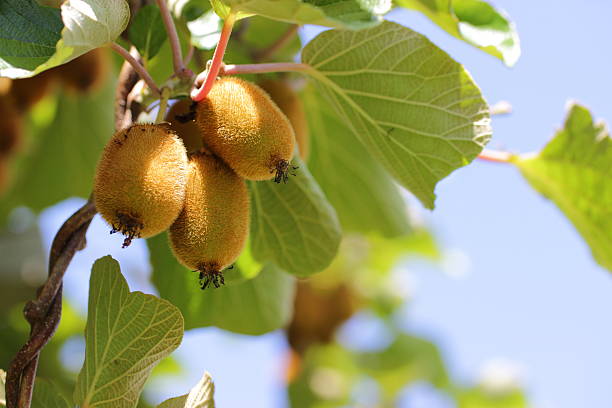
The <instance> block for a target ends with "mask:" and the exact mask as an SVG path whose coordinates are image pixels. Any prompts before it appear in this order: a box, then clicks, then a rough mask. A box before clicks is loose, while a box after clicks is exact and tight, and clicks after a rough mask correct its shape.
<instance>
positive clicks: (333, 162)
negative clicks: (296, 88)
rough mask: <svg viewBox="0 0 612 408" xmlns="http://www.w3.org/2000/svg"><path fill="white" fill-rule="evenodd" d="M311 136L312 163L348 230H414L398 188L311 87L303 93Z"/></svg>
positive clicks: (395, 232) (391, 234)
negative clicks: (411, 228)
mask: <svg viewBox="0 0 612 408" xmlns="http://www.w3.org/2000/svg"><path fill="white" fill-rule="evenodd" d="M303 97H304V98H303V99H304V102H305V106H304V108H305V111H306V114H307V115H308V126H309V128H310V135H311V149H312V156H311V159H310V162H309V167H310V168H311V169H312V173H313V176H314V177H315V179H316V180H317V182H318V183H319V185H320V186H321V189H323V191H324V192H325V195H326V196H327V198H328V199H329V202H330V203H331V204H332V205H333V207H334V208H335V209H336V212H337V213H338V218H339V219H340V223H341V224H342V228H343V230H345V231H355V232H362V233H369V232H372V231H377V232H380V233H381V234H382V235H383V236H385V237H396V236H400V235H405V234H407V233H408V232H409V231H410V224H409V221H408V210H407V207H406V203H405V202H404V200H403V199H402V197H401V195H400V194H399V191H398V189H397V187H396V186H395V185H394V184H393V181H392V180H391V178H390V177H389V175H388V174H387V172H386V171H385V169H384V168H383V167H382V166H381V165H380V164H378V162H376V160H374V159H373V158H372V157H371V155H370V154H369V153H368V151H367V150H366V148H365V147H364V146H363V145H362V144H361V143H355V141H354V138H353V135H352V133H351V130H350V129H349V128H348V127H346V125H345V124H344V123H343V122H342V121H341V120H340V119H339V118H338V117H337V116H336V115H334V113H333V108H332V107H331V106H329V104H328V103H327V101H326V100H325V99H323V98H321V97H319V96H318V95H317V94H316V93H315V92H314V89H313V88H309V89H307V91H306V92H304V93H303Z"/></svg>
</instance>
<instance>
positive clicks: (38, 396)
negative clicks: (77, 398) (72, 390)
mask: <svg viewBox="0 0 612 408" xmlns="http://www.w3.org/2000/svg"><path fill="white" fill-rule="evenodd" d="M70 407H71V404H70V403H69V402H68V400H66V398H64V396H63V395H62V394H61V393H60V392H59V390H58V389H57V388H56V387H54V386H53V385H52V384H51V383H50V382H48V381H46V380H44V379H42V378H40V377H38V378H36V383H35V384H34V392H33V394H32V408H70Z"/></svg>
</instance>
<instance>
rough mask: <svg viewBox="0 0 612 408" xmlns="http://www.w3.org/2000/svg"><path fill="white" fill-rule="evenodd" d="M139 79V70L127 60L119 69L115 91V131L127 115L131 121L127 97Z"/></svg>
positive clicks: (119, 127) (121, 126) (120, 126)
mask: <svg viewBox="0 0 612 408" xmlns="http://www.w3.org/2000/svg"><path fill="white" fill-rule="evenodd" d="M132 48H133V47H132ZM132 52H133V50H130V53H132ZM139 79H140V76H139V75H138V72H136V70H135V69H134V67H133V66H132V65H131V64H130V63H129V62H127V61H125V62H124V63H123V65H122V66H121V71H119V81H118V84H117V90H116V91H115V131H117V130H119V129H122V128H123V122H124V120H125V119H126V115H129V116H130V121H131V119H132V117H131V111H130V109H129V108H130V107H129V104H128V100H127V99H128V95H129V94H130V92H131V91H132V88H134V85H136V82H138V80H139Z"/></svg>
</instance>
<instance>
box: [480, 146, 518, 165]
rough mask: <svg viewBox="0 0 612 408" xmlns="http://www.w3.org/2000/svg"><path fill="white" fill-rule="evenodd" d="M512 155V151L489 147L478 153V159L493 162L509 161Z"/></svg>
mask: <svg viewBox="0 0 612 408" xmlns="http://www.w3.org/2000/svg"><path fill="white" fill-rule="evenodd" d="M513 157H514V154H512V153H508V152H503V151H500V150H489V149H484V150H483V151H482V153H480V154H479V155H478V159H480V160H484V161H488V162H494V163H510V162H511V161H512V158H513Z"/></svg>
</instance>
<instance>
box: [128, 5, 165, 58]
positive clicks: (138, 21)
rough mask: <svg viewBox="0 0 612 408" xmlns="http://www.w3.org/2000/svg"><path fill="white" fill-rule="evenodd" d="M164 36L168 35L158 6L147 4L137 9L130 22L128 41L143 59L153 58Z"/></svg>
mask: <svg viewBox="0 0 612 408" xmlns="http://www.w3.org/2000/svg"><path fill="white" fill-rule="evenodd" d="M166 38H168V36H167V35H166V28H165V27H164V22H163V20H162V17H161V13H160V11H159V8H158V7H157V6H156V5H153V4H149V5H146V6H144V7H142V8H141V9H140V10H138V13H137V14H136V16H135V17H134V20H133V21H132V24H130V41H132V44H134V45H135V46H136V48H138V51H139V52H140V55H141V56H142V57H143V58H144V59H145V60H149V59H151V58H153V57H154V56H155V55H156V54H157V53H158V52H159V49H160V48H161V46H162V44H163V43H164V41H166Z"/></svg>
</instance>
